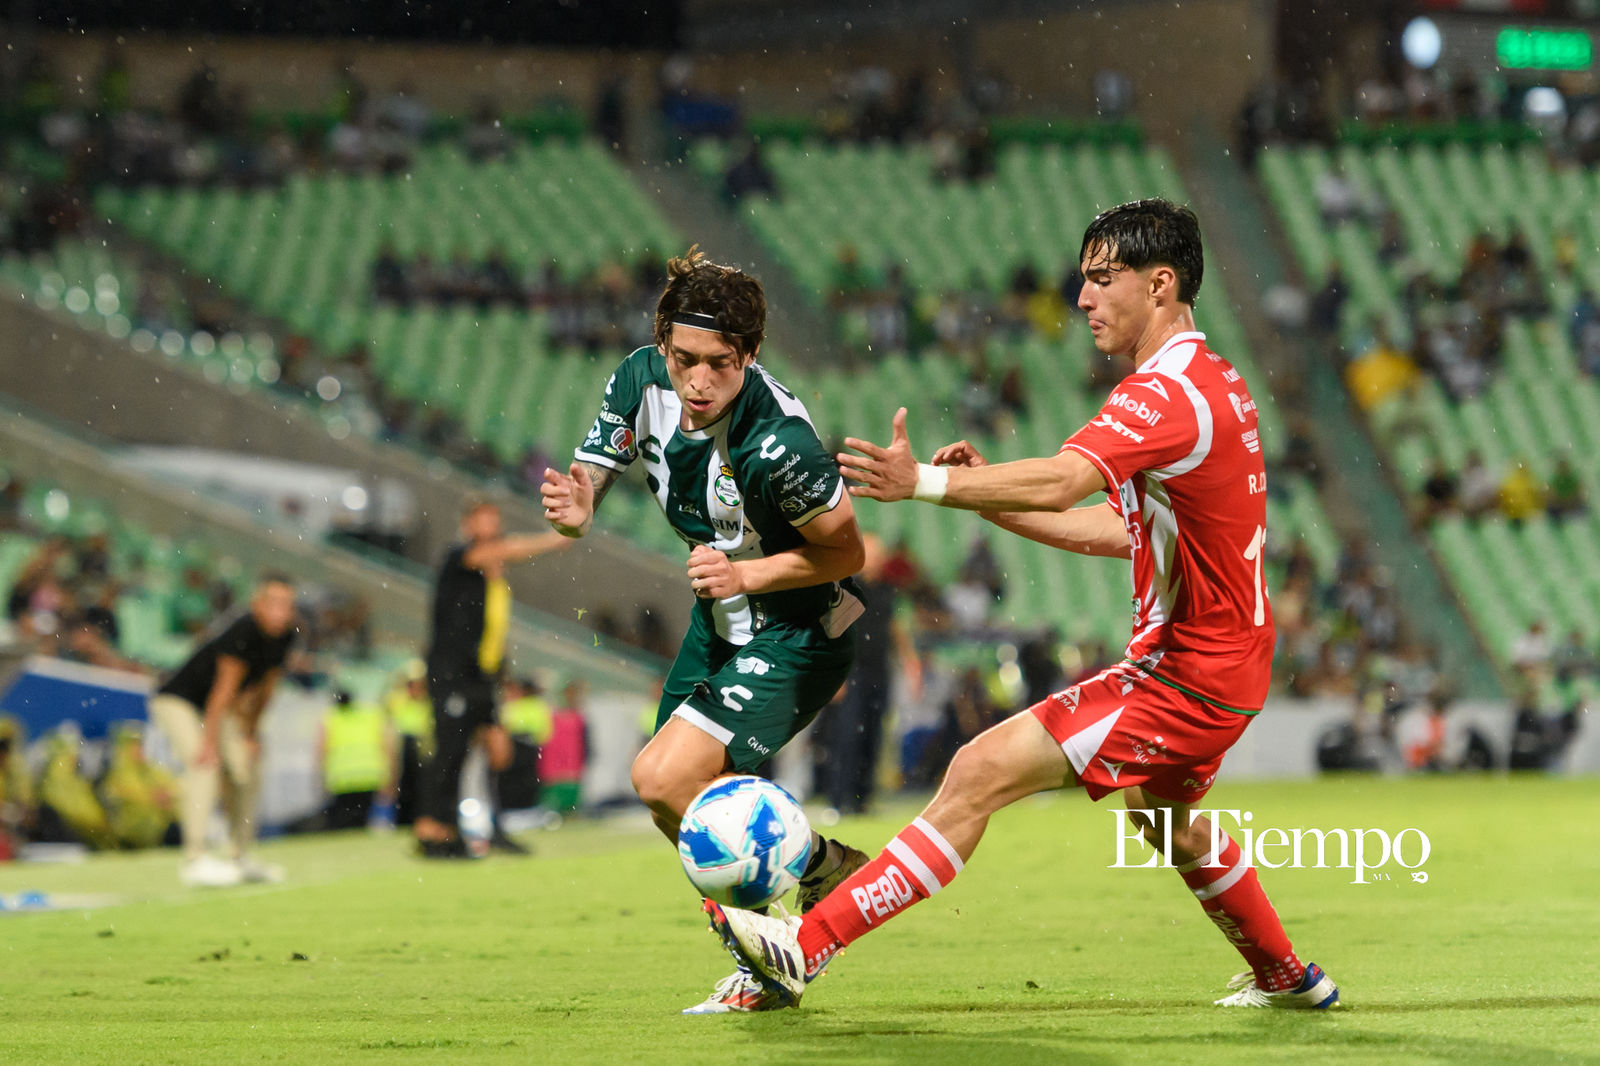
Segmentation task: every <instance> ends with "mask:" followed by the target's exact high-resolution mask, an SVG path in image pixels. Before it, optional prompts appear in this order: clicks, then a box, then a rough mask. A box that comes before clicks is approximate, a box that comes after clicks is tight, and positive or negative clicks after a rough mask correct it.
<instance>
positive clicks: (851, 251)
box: [831, 244, 872, 309]
mask: <svg viewBox="0 0 1600 1066" xmlns="http://www.w3.org/2000/svg"><path fill="white" fill-rule="evenodd" d="M831 289H832V292H831V300H832V303H833V306H834V308H835V309H840V308H845V307H850V306H852V305H854V304H855V303H856V302H857V301H858V300H859V299H860V298H861V297H862V295H863V294H865V293H867V292H869V291H871V289H872V279H871V278H870V277H869V276H868V275H867V271H866V268H865V267H863V266H862V265H861V257H860V256H859V255H858V254H857V253H856V249H855V245H853V244H844V245H840V246H839V254H838V257H837V258H836V259H835V260H834V264H833V280H832V285H831Z"/></svg>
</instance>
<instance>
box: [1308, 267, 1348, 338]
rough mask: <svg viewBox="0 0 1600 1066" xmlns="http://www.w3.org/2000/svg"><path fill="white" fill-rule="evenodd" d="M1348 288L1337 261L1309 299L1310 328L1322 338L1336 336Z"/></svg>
mask: <svg viewBox="0 0 1600 1066" xmlns="http://www.w3.org/2000/svg"><path fill="white" fill-rule="evenodd" d="M1349 296H1350V287H1349V285H1348V283H1347V282H1346V281H1345V279H1344V268H1343V267H1342V266H1341V265H1340V264H1339V262H1338V261H1337V260H1335V261H1334V262H1333V264H1332V265H1331V266H1330V267H1329V268H1328V277H1327V279H1326V280H1325V281H1323V283H1322V288H1320V289H1318V290H1317V293H1316V295H1315V296H1313V297H1312V298H1311V319H1310V321H1311V328H1312V329H1314V330H1316V331H1317V332H1318V333H1320V334H1322V335H1323V336H1324V337H1335V336H1338V333H1339V326H1340V323H1341V322H1342V321H1343V315H1344V305H1345V301H1346V300H1347V299H1349Z"/></svg>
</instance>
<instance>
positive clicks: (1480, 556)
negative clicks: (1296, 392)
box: [1260, 144, 1600, 665]
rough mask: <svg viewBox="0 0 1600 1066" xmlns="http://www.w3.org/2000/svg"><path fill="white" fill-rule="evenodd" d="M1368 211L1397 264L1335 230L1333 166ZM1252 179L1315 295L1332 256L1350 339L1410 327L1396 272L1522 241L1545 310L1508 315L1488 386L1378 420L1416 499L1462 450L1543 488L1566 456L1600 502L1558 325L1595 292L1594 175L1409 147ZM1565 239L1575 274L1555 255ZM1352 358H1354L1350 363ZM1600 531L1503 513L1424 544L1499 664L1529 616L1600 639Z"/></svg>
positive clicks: (1268, 155)
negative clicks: (1481, 241) (1387, 221)
mask: <svg viewBox="0 0 1600 1066" xmlns="http://www.w3.org/2000/svg"><path fill="white" fill-rule="evenodd" d="M1333 167H1337V168H1339V170H1340V172H1341V173H1342V174H1343V175H1344V176H1345V177H1346V178H1347V179H1349V180H1350V181H1351V182H1353V183H1354V184H1355V185H1356V187H1357V188H1358V189H1360V190H1361V191H1362V193H1363V195H1364V196H1366V197H1367V198H1368V199H1369V201H1370V202H1373V203H1377V204H1381V205H1383V206H1385V207H1387V208H1389V209H1392V210H1393V211H1394V212H1395V213H1396V214H1397V215H1398V217H1399V219H1400V223H1401V226H1402V228H1403V231H1404V233H1405V243H1406V248H1405V253H1406V254H1405V256H1404V257H1403V259H1402V260H1401V261H1399V262H1397V263H1395V264H1394V265H1393V266H1392V267H1385V265H1384V264H1383V263H1382V262H1381V261H1380V260H1379V257H1378V245H1379V240H1380V237H1379V234H1378V232H1377V228H1376V226H1374V225H1373V224H1372V223H1370V222H1367V221H1350V222H1345V223H1341V224H1339V225H1338V226H1335V227H1333V228H1331V229H1330V228H1329V227H1327V226H1325V225H1324V224H1323V222H1322V219H1321V218H1320V216H1319V214H1318V208H1317V204H1316V200H1315V196H1314V192H1313V190H1314V189H1315V186H1316V182H1317V180H1318V178H1319V177H1320V176H1321V175H1322V174H1324V173H1325V172H1327V171H1328V170H1329V168H1333ZM1260 177H1261V180H1262V183H1263V185H1264V187H1265V190H1266V193H1267V197H1268V199H1269V200H1270V201H1271V202H1272V205H1273V206H1274V208H1275V209H1276V211H1277V214H1278V217H1279V219H1280V220H1281V221H1282V223H1283V227H1284V231H1285V233H1286V234H1287V236H1288V239H1289V243H1290V244H1291V246H1292V247H1293V250H1294V253H1295V255H1296V258H1297V259H1298V260H1299V263H1300V267H1301V269H1302V271H1303V272H1304V273H1305V275H1306V277H1307V278H1308V280H1309V281H1310V283H1311V284H1312V285H1314V286H1315V285H1320V284H1321V283H1322V282H1323V281H1324V280H1325V279H1326V277H1327V274H1328V271H1329V270H1330V268H1331V267H1332V265H1333V263H1334V262H1335V261H1337V262H1338V263H1339V265H1340V268H1341V270H1342V271H1343V273H1344V275H1345V277H1346V278H1347V279H1348V281H1349V288H1350V300H1349V304H1348V306H1347V309H1346V323H1345V330H1346V339H1347V340H1354V339H1355V337H1357V336H1358V335H1359V334H1360V331H1361V330H1362V329H1363V328H1364V327H1365V325H1366V324H1367V323H1368V322H1370V321H1372V320H1373V319H1377V320H1380V321H1382V322H1384V323H1385V324H1386V325H1387V326H1388V328H1389V331H1390V334H1391V336H1392V337H1393V338H1394V339H1395V340H1396V341H1397V342H1398V343H1401V344H1407V343H1409V341H1410V333H1411V329H1410V324H1409V322H1408V321H1407V320H1406V318H1405V315H1404V313H1403V310H1402V307H1401V292H1402V289H1403V285H1404V282H1405V276H1404V273H1405V271H1406V270H1407V269H1410V267H1408V266H1407V265H1406V264H1407V263H1410V264H1415V265H1416V266H1418V267H1420V268H1421V269H1423V270H1426V271H1427V272H1428V273H1430V274H1431V275H1432V276H1433V277H1435V278H1436V279H1438V280H1439V281H1441V282H1446V283H1448V282H1452V281H1454V280H1455V279H1457V278H1459V276H1460V273H1461V269H1462V265H1463V264H1464V262H1465V259H1466V252H1467V248H1468V246H1469V245H1470V244H1471V242H1472V240H1473V238H1474V237H1475V236H1476V235H1477V234H1478V233H1480V232H1484V231H1487V232H1489V233H1491V234H1493V235H1494V236H1495V237H1496V239H1498V240H1504V239H1505V238H1506V237H1507V236H1509V234H1510V233H1511V232H1513V231H1515V230H1520V231H1521V232H1523V233H1524V234H1526V235H1527V237H1528V240H1529V245H1530V250H1531V251H1532V253H1533V256H1534V259H1535V262H1536V263H1537V265H1538V269H1539V271H1540V274H1541V276H1542V277H1543V278H1545V279H1546V281H1547V284H1548V293H1547V294H1548V296H1549V299H1550V301H1551V304H1552V306H1553V308H1554V309H1555V310H1554V313H1553V314H1551V315H1549V316H1545V317H1542V318H1538V319H1533V320H1526V319H1508V320H1507V326H1506V333H1505V350H1504V365H1503V366H1502V367H1501V368H1500V369H1499V370H1498V371H1496V374H1495V378H1494V380H1493V383H1492V384H1491V386H1490V387H1489V389H1488V390H1487V391H1486V392H1485V393H1484V394H1483V395H1482V396H1480V397H1477V398H1475V399H1472V400H1467V401H1464V402H1461V403H1456V402H1455V401H1453V400H1452V399H1451V398H1450V397H1449V396H1448V394H1447V393H1446V392H1445V391H1444V389H1443V388H1442V387H1441V386H1440V385H1439V384H1438V383H1437V382H1436V381H1434V380H1433V379H1431V378H1429V379H1428V380H1426V381H1425V382H1424V383H1423V384H1422V386H1421V387H1420V389H1419V391H1418V393H1417V395H1416V397H1415V398H1414V399H1407V398H1404V397H1401V398H1396V399H1395V400H1393V401H1391V402H1390V404H1388V405H1386V406H1384V407H1380V408H1379V409H1377V410H1376V411H1374V412H1373V415H1372V423H1373V427H1374V430H1375V435H1376V436H1377V437H1378V438H1379V442H1380V445H1381V446H1382V447H1383V448H1384V449H1385V450H1386V452H1387V454H1388V456H1389V458H1390V460H1391V462H1392V464H1393V467H1394V472H1395V474H1396V475H1397V476H1398V478H1399V480H1400V481H1401V483H1402V484H1403V485H1404V486H1405V487H1406V488H1407V489H1409V490H1412V491H1415V490H1418V489H1420V486H1421V484H1422V482H1423V480H1424V479H1425V478H1426V477H1427V475H1428V471H1429V470H1430V468H1431V467H1432V465H1433V463H1434V461H1435V460H1436V459H1439V460H1442V461H1443V462H1444V464H1445V465H1446V466H1447V467H1448V468H1450V469H1453V470H1460V469H1461V466H1462V463H1463V461H1464V459H1465V457H1466V455H1467V453H1468V452H1470V451H1477V452H1478V453H1479V454H1481V455H1482V456H1483V458H1484V460H1485V462H1487V463H1488V464H1489V465H1490V466H1491V468H1498V469H1501V470H1504V469H1506V468H1507V467H1508V466H1509V465H1510V464H1512V463H1515V462H1517V461H1519V460H1520V461H1523V462H1527V463H1529V464H1530V466H1531V467H1532V468H1533V469H1534V471H1535V472H1536V473H1537V474H1538V475H1539V476H1540V477H1541V478H1548V476H1549V475H1550V473H1551V471H1552V469H1553V467H1554V465H1555V463H1556V461H1557V460H1558V459H1560V458H1562V457H1566V458H1568V459H1569V460H1570V461H1571V462H1572V463H1573V465H1574V467H1575V468H1576V470H1577V471H1578V474H1579V476H1580V478H1581V479H1582V481H1583V483H1584V486H1585V489H1586V492H1587V494H1588V496H1589V497H1590V498H1591V499H1594V498H1597V495H1596V494H1597V492H1600V386H1597V385H1596V383H1595V382H1594V380H1593V379H1591V378H1590V377H1588V376H1587V375H1586V374H1584V373H1582V372H1581V371H1580V370H1579V367H1578V364H1577V362H1576V358H1575V354H1574V352H1573V351H1572V349H1571V345H1570V343H1569V340H1568V336H1567V330H1566V328H1565V322H1566V314H1565V312H1566V311H1568V310H1570V308H1571V306H1572V303H1573V301H1574V300H1575V298H1576V296H1577V294H1578V292H1579V290H1580V289H1581V288H1584V287H1589V288H1595V289H1600V211H1597V210H1596V209H1595V205H1596V204H1600V172H1595V171H1592V170H1582V169H1576V168H1564V169H1555V168H1552V167H1551V166H1550V165H1549V163H1548V161H1547V159H1546V156H1545V154H1544V152H1543V151H1542V149H1540V148H1539V147H1538V146H1537V145H1523V146H1520V147H1505V146H1503V145H1499V144H1490V145H1486V146H1481V147H1469V146H1467V145H1463V144H1447V145H1442V146H1441V145H1413V146H1410V147H1404V148H1395V147H1378V148H1357V147H1354V146H1350V145H1346V146H1343V147H1341V148H1339V149H1337V150H1335V151H1332V152H1330V151H1328V150H1327V149H1323V148H1306V147H1296V148H1286V147H1274V148H1269V149H1267V150H1266V151H1264V152H1263V153H1262V157H1261V167H1260ZM1563 235H1565V236H1568V237H1570V238H1571V240H1572V244H1573V248H1574V251H1575V252H1576V261H1575V263H1574V265H1573V269H1572V271H1571V273H1570V274H1564V273H1562V272H1561V271H1559V270H1558V269H1557V262H1556V248H1557V244H1558V240H1559V239H1560V238H1561V237H1562V236H1563ZM1352 354H1359V353H1352ZM1597 533H1600V527H1597V526H1596V525H1595V520H1594V519H1593V518H1592V517H1589V518H1583V517H1580V518H1575V519H1568V520H1566V521H1564V522H1561V523H1555V524H1552V523H1547V522H1546V521H1544V520H1543V519H1542V518H1540V519H1536V520H1534V521H1531V522H1528V523H1526V524H1524V525H1523V526H1522V527H1521V528H1513V527H1511V526H1510V525H1509V524H1507V523H1506V522H1504V521H1503V520H1501V519H1499V518H1498V517H1491V518H1485V519H1484V520H1482V521H1481V522H1478V523H1476V524H1471V523H1465V522H1462V521H1459V520H1448V521H1444V522H1441V523H1439V524H1438V525H1436V526H1435V528H1434V529H1433V531H1432V533H1431V539H1432V544H1433V547H1434V549H1435V551H1436V553H1437V555H1438V557H1439V559H1440V560H1441V562H1442V563H1443V564H1444V566H1445V568H1446V569H1447V571H1448V572H1449V574H1450V576H1451V579H1452V581H1453V582H1454V584H1455V588H1456V590H1457V593H1458V595H1459V596H1460V598H1461V600H1462V602H1463V603H1464V604H1465V606H1466V608H1467V611H1468V614H1469V616H1470V617H1471V618H1472V620H1473V622H1474V624H1475V625H1476V626H1477V627H1478V629H1479V632H1480V634H1481V635H1482V636H1483V638H1484V639H1485V641H1486V642H1487V644H1488V646H1489V648H1490V649H1491V651H1492V652H1493V654H1494V655H1495V657H1496V658H1497V659H1498V660H1499V661H1500V663H1501V664H1502V665H1504V664H1506V663H1508V662H1509V659H1510V653H1511V646H1512V644H1513V642H1514V641H1515V640H1516V638H1517V637H1518V636H1519V635H1520V634H1521V633H1522V632H1523V631H1524V630H1525V629H1526V628H1527V627H1528V625H1529V624H1530V623H1531V622H1532V621H1534V620H1536V619H1543V620H1544V621H1545V622H1546V623H1547V624H1548V625H1550V626H1551V627H1552V628H1554V629H1557V630H1559V631H1560V632H1565V631H1566V630H1568V629H1577V630H1579V631H1580V632H1582V633H1583V634H1584V637H1585V639H1586V640H1587V641H1589V642H1591V643H1592V642H1593V641H1595V640H1596V639H1597V638H1600V555H1597V554H1596V552H1595V551H1594V545H1595V544H1597V543H1600V539H1597V538H1596V534H1597Z"/></svg>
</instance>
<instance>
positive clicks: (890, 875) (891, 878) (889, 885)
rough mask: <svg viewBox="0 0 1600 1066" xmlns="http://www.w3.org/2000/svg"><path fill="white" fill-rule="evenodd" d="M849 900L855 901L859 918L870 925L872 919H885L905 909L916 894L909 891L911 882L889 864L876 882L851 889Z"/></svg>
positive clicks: (898, 868)
mask: <svg viewBox="0 0 1600 1066" xmlns="http://www.w3.org/2000/svg"><path fill="white" fill-rule="evenodd" d="M850 898H851V899H853V900H855V903H856V907H857V909H859V910H860V911H861V917H863V918H865V919H866V920H867V924H868V925H871V924H872V919H873V918H874V917H877V918H886V917H888V916H889V915H891V914H893V913H894V912H895V911H898V910H901V909H903V908H904V907H906V906H907V905H908V904H910V903H911V901H912V900H914V899H916V894H915V893H913V892H912V891H911V882H910V881H908V880H907V879H906V875H905V874H903V873H901V872H900V867H898V866H896V865H894V864H893V863H890V864H889V867H888V868H887V869H886V870H884V871H883V876H882V877H880V878H878V879H877V880H876V881H873V882H872V883H871V884H867V885H862V886H861V887H860V888H852V889H851V890H850Z"/></svg>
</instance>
